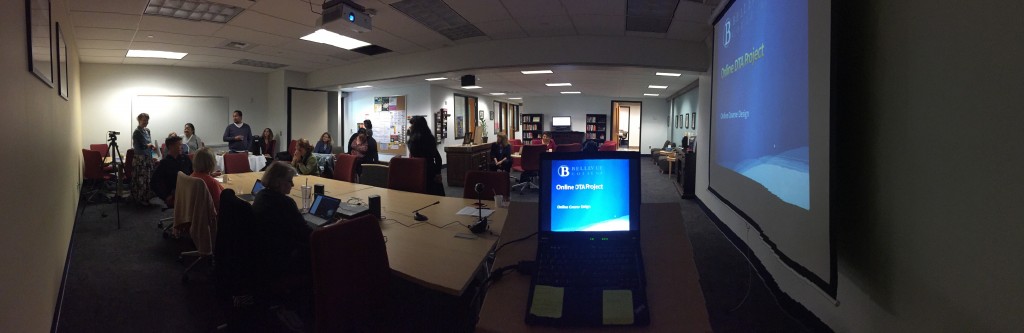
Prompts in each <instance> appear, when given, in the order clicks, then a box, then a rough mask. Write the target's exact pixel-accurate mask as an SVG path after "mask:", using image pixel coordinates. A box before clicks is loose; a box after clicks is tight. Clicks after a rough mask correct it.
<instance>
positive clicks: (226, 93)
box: [80, 64, 284, 154]
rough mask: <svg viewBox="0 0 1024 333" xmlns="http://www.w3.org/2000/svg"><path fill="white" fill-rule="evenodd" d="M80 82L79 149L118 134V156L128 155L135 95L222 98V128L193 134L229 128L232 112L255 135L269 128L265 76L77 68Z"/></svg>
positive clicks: (210, 141)
mask: <svg viewBox="0 0 1024 333" xmlns="http://www.w3.org/2000/svg"><path fill="white" fill-rule="evenodd" d="M81 81H82V133H81V136H80V138H81V141H82V142H81V144H80V145H81V146H82V147H83V148H88V145H89V144H90V143H100V142H102V140H105V139H106V137H107V131H119V132H121V136H119V139H120V140H119V141H118V142H119V143H120V144H121V153H122V154H124V153H125V152H126V151H128V149H129V148H130V145H131V133H132V131H133V130H134V129H135V126H136V125H137V122H136V121H135V119H134V118H133V117H132V116H131V115H130V112H131V111H132V110H131V107H132V97H133V96H136V95H184V96H223V97H227V99H228V110H225V112H224V122H223V123H220V124H199V123H196V124H195V126H196V127H197V128H198V127H200V126H214V127H217V128H223V127H225V126H227V124H228V123H230V122H231V120H230V112H231V111H233V110H242V112H243V113H244V114H245V116H244V121H245V122H246V123H248V124H249V126H250V127H252V129H253V132H254V133H253V134H254V135H255V134H257V133H258V132H261V131H262V130H263V128H264V127H267V124H268V121H267V96H266V92H267V74H262V73H252V72H241V71H232V70H223V69H208V68H191V67H172V66H145V65H111V64H82V78H81ZM181 125H182V126H184V125H185V124H181ZM283 127H284V126H283V125H282V126H281V127H280V128H283ZM153 135H154V137H156V136H158V135H166V133H164V134H160V133H153ZM203 141H205V142H206V144H208V145H215V144H217V145H219V144H224V142H223V138H220V137H216V138H203Z"/></svg>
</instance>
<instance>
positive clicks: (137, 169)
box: [131, 113, 156, 206]
mask: <svg viewBox="0 0 1024 333" xmlns="http://www.w3.org/2000/svg"><path fill="white" fill-rule="evenodd" d="M135 120H137V121H138V122H139V126H138V127H135V131H133V132H132V149H134V151H135V158H133V159H132V165H131V167H132V180H131V181H132V190H131V199H132V201H134V202H136V203H138V204H140V205H143V206H149V205H150V203H149V199H151V198H153V192H152V191H151V190H150V187H149V183H150V181H151V180H152V178H153V154H154V151H155V150H156V146H154V145H153V137H152V134H151V133H150V131H149V129H148V128H146V127H147V126H149V114H147V113H140V114H139V115H138V116H137V117H135Z"/></svg>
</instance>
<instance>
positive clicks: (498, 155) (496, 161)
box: [491, 133, 512, 172]
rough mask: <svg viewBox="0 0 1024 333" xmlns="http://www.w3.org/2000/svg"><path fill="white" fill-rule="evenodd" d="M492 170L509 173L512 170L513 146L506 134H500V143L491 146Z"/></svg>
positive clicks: (496, 142)
mask: <svg viewBox="0 0 1024 333" xmlns="http://www.w3.org/2000/svg"><path fill="white" fill-rule="evenodd" d="M491 164H492V165H491V170H492V171H504V172H509V171H510V170H511V169H512V146H511V145H509V144H508V137H507V136H505V134H504V133H499V134H498V141H495V142H494V143H492V144H491Z"/></svg>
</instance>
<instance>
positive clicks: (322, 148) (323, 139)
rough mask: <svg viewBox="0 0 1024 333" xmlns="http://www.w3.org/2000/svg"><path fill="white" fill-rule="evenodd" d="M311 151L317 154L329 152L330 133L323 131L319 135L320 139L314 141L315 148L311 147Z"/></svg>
mask: <svg viewBox="0 0 1024 333" xmlns="http://www.w3.org/2000/svg"><path fill="white" fill-rule="evenodd" d="M313 152H314V153H317V154H330V153H331V133H327V132H324V134H321V135H320V141H317V142H316V148H313Z"/></svg>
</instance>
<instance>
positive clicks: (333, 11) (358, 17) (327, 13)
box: [316, 0, 372, 33]
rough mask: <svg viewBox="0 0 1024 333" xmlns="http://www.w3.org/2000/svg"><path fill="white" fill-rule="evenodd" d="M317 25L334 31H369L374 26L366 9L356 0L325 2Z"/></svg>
mask: <svg viewBox="0 0 1024 333" xmlns="http://www.w3.org/2000/svg"><path fill="white" fill-rule="evenodd" d="M316 26H317V27H319V28H321V29H327V30H330V31H334V32H339V33H340V32H347V31H355V32H369V31H370V29H371V28H372V24H371V21H370V15H369V14H367V13H366V9H365V8H363V6H360V5H358V4H356V3H354V2H350V1H344V0H331V1H327V2H324V5H323V14H322V15H321V16H320V18H319V19H317V22H316Z"/></svg>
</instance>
